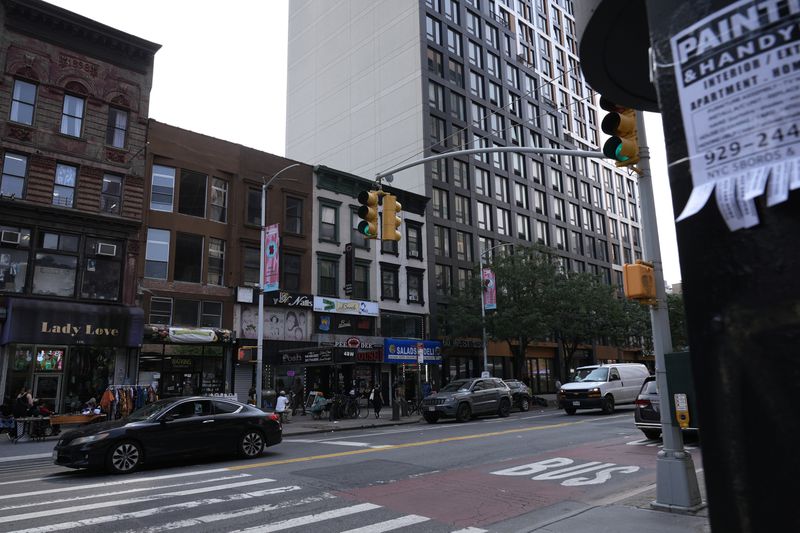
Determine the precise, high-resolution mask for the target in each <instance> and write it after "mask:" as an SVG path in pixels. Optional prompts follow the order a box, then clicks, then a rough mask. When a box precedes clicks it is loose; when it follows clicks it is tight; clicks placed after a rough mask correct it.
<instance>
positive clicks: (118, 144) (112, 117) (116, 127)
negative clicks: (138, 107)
mask: <svg viewBox="0 0 800 533" xmlns="http://www.w3.org/2000/svg"><path fill="white" fill-rule="evenodd" d="M127 131H128V112H127V111H123V110H122V109H117V108H115V107H110V108H109V109H108V126H107V128H106V144H107V145H109V146H113V147H114V148H125V133H126V132H127Z"/></svg>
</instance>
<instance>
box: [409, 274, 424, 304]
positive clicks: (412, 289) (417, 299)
mask: <svg viewBox="0 0 800 533" xmlns="http://www.w3.org/2000/svg"><path fill="white" fill-rule="evenodd" d="M423 275H424V271H422V270H416V269H410V268H406V289H407V291H408V303H410V304H424V303H425V298H423V296H422V281H423Z"/></svg>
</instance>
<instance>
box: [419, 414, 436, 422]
mask: <svg viewBox="0 0 800 533" xmlns="http://www.w3.org/2000/svg"><path fill="white" fill-rule="evenodd" d="M422 418H424V419H425V422H427V423H428V424H435V423H436V422H438V421H439V415H438V414H437V413H423V414H422Z"/></svg>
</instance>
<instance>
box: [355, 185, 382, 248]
mask: <svg viewBox="0 0 800 533" xmlns="http://www.w3.org/2000/svg"><path fill="white" fill-rule="evenodd" d="M358 202H359V203H360V204H361V207H359V208H358V216H359V218H361V222H359V223H358V232H359V233H360V234H361V235H363V236H364V237H366V238H367V239H377V238H378V191H361V192H360V193H358Z"/></svg>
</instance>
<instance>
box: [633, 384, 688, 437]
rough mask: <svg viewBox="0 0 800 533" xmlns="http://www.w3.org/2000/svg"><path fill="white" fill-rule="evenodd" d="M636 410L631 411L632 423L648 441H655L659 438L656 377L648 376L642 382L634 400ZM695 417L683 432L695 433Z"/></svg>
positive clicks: (659, 405)
mask: <svg viewBox="0 0 800 533" xmlns="http://www.w3.org/2000/svg"><path fill="white" fill-rule="evenodd" d="M635 405H636V409H635V410H634V411H633V421H634V423H635V424H636V427H637V428H638V429H640V430H642V433H644V436H645V437H647V438H648V439H657V438H658V437H660V436H661V404H660V398H659V396H658V385H657V383H656V377H655V376H650V377H648V378H647V379H645V380H644V383H643V384H642V388H641V390H640V391H639V395H638V396H637V398H636V404H635ZM696 420H697V417H694V418H692V417H689V427H687V428H684V429H683V431H685V432H695V433H696V432H697V431H698V428H697V422H696Z"/></svg>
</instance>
